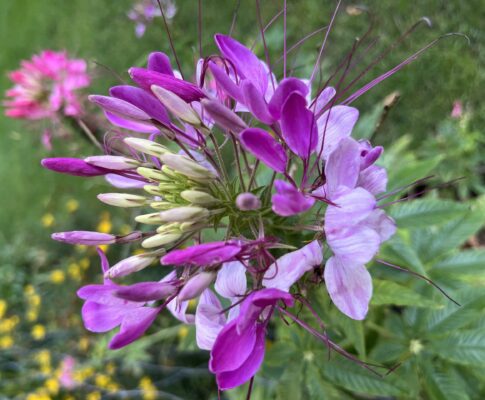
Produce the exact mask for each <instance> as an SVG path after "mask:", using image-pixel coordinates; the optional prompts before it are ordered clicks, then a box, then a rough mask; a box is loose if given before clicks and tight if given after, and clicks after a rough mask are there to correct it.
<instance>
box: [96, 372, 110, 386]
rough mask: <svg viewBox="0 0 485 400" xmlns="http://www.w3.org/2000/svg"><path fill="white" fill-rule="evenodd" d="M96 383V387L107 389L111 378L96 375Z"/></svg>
mask: <svg viewBox="0 0 485 400" xmlns="http://www.w3.org/2000/svg"><path fill="white" fill-rule="evenodd" d="M94 383H95V384H96V386H99V387H100V388H102V389H105V388H106V387H107V386H108V385H109V383H110V378H109V376H107V375H104V374H98V375H96V378H94Z"/></svg>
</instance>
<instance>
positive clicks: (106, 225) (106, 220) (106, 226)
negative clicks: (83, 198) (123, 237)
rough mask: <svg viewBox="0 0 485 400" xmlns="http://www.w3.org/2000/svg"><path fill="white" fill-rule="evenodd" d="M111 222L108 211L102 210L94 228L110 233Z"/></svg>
mask: <svg viewBox="0 0 485 400" xmlns="http://www.w3.org/2000/svg"><path fill="white" fill-rule="evenodd" d="M112 227H113V224H112V223H111V217H110V215H109V213H107V212H104V213H103V214H101V219H100V220H99V223H98V227H97V228H96V230H97V231H98V232H102V233H110V232H111V228H112Z"/></svg>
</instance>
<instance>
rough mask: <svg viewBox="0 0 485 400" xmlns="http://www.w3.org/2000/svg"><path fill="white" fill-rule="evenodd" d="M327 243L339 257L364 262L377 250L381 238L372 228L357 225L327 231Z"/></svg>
mask: <svg viewBox="0 0 485 400" xmlns="http://www.w3.org/2000/svg"><path fill="white" fill-rule="evenodd" d="M325 232H327V230H325ZM326 234H327V233H326ZM327 243H328V245H329V246H330V248H331V249H332V251H333V253H334V254H335V255H336V256H338V257H339V258H340V259H346V260H351V261H352V262H354V263H359V264H365V263H367V262H369V261H370V260H371V259H372V257H374V256H375V255H376V253H377V252H378V251H379V245H380V243H381V240H380V237H379V235H378V233H377V232H376V231H374V230H373V229H371V228H368V227H366V226H359V225H357V226H354V227H350V228H344V229H343V230H341V231H338V232H332V233H328V234H327Z"/></svg>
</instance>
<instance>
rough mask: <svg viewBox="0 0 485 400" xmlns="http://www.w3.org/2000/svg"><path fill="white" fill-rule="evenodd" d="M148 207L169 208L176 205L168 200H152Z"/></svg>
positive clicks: (162, 209) (156, 208) (163, 209)
mask: <svg viewBox="0 0 485 400" xmlns="http://www.w3.org/2000/svg"><path fill="white" fill-rule="evenodd" d="M150 207H151V208H153V209H155V210H161V211H165V210H170V209H171V208H174V207H177V205H175V204H174V203H170V202H168V201H154V202H152V203H150Z"/></svg>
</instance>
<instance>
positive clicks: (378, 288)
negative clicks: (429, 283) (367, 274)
mask: <svg viewBox="0 0 485 400" xmlns="http://www.w3.org/2000/svg"><path fill="white" fill-rule="evenodd" d="M372 283H373V286H374V291H373V296H372V300H371V304H373V305H383V304H394V305H397V306H413V307H430V308H438V307H442V303H441V302H437V301H435V300H433V299H430V298H426V297H425V296H423V295H421V294H419V293H417V292H415V291H414V290H412V289H410V288H408V287H406V286H403V285H400V284H398V283H396V282H392V281H383V280H379V279H373V282H372Z"/></svg>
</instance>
